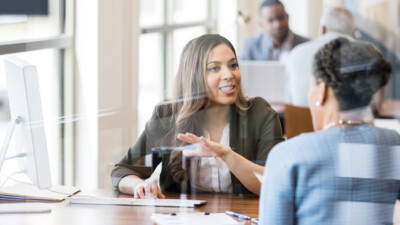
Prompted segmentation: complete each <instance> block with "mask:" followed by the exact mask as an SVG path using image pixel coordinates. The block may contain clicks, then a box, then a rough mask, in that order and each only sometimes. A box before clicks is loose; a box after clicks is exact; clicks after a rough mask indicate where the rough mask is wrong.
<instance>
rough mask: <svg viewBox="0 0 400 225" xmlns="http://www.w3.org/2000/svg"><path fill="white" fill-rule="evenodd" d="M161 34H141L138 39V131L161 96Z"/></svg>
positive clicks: (162, 64) (162, 83) (141, 128)
mask: <svg viewBox="0 0 400 225" xmlns="http://www.w3.org/2000/svg"><path fill="white" fill-rule="evenodd" d="M163 66H164V63H163V50H162V35H161V34H158V33H155V34H143V35H141V36H140V39H139V106H138V110H139V112H138V113H139V124H138V125H139V131H142V130H143V129H144V126H145V124H146V121H147V120H148V119H149V118H150V117H151V114H152V112H153V109H154V106H155V105H156V104H157V103H158V102H160V101H161V100H162V98H163V91H164V90H163V85H164V82H163Z"/></svg>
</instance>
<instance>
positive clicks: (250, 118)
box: [111, 97, 284, 193]
mask: <svg viewBox="0 0 400 225" xmlns="http://www.w3.org/2000/svg"><path fill="white" fill-rule="evenodd" d="M249 105H250V108H249V109H248V110H245V111H244V110H239V109H238V108H237V107H236V106H235V105H234V104H233V105H231V107H230V113H229V126H230V127H229V128H230V139H229V143H230V147H231V148H232V149H233V150H234V151H235V152H237V153H238V154H240V155H242V156H243V157H245V158H246V159H248V160H250V161H252V162H254V163H256V164H259V165H262V166H264V165H265V161H266V159H267V156H268V153H269V151H270V150H271V149H272V147H273V146H274V145H276V144H277V143H279V142H281V141H283V140H284V138H283V136H282V129H281V124H280V122H279V118H278V115H277V113H276V112H275V111H274V110H273V109H272V108H271V106H270V105H269V104H268V103H267V102H266V101H265V100H264V99H263V98H260V97H257V98H253V99H250V100H249ZM170 109H171V107H168V105H167V107H165V104H164V105H159V106H157V107H156V109H155V111H154V113H153V115H152V117H151V119H150V120H149V121H148V122H147V123H146V127H145V130H144V131H143V133H142V134H141V135H140V137H139V139H138V140H137V141H136V143H135V145H133V146H132V147H131V148H130V149H129V150H128V152H127V154H126V155H125V156H124V157H123V158H122V159H121V160H120V161H119V162H118V163H117V164H116V165H115V168H114V169H113V171H112V173H111V180H112V184H113V186H114V188H115V189H116V190H117V191H119V189H118V184H119V182H120V180H121V179H122V178H123V177H125V176H127V175H137V176H139V177H141V171H138V170H137V169H136V170H135V169H134V168H133V167H132V165H134V164H135V162H136V161H137V160H138V159H139V158H140V157H142V156H144V155H147V154H150V153H151V149H152V148H153V147H160V146H172V140H173V138H172V135H173V133H174V132H171V130H173V129H174V122H173V121H172V120H171V110H170ZM168 160H169V159H168V158H165V159H163V161H165V162H164V163H163V167H162V172H161V176H160V186H161V190H162V191H166V192H190V191H191V188H190V184H188V186H187V187H189V188H188V189H187V190H181V186H180V185H179V184H177V183H176V182H175V181H174V180H173V179H172V177H171V175H170V173H169V166H168ZM231 177H232V189H233V193H250V191H249V190H247V189H246V188H245V187H244V185H243V184H242V183H241V182H240V181H239V180H238V179H237V178H236V177H235V176H234V175H233V174H231Z"/></svg>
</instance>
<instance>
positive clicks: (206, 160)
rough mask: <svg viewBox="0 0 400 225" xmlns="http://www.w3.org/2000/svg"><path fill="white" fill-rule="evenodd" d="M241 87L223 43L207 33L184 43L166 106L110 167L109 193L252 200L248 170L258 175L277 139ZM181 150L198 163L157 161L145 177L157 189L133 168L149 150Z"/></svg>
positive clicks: (177, 158) (275, 126) (265, 111)
mask: <svg viewBox="0 0 400 225" xmlns="http://www.w3.org/2000/svg"><path fill="white" fill-rule="evenodd" d="M240 82H241V74H240V70H239V66H238V62H237V58H236V53H235V50H234V48H233V46H232V44H231V43H230V42H229V41H228V40H227V39H225V38H224V37H222V36H219V35H215V34H207V35H203V36H200V37H198V38H196V39H193V40H191V41H190V42H189V43H188V44H187V45H186V46H185V48H184V49H183V52H182V55H181V59H180V64H179V69H178V73H177V75H176V77H175V85H174V89H173V90H174V99H173V101H169V102H165V103H163V104H160V105H158V106H157V107H156V108H155V110H154V114H153V116H152V117H151V119H150V120H149V121H148V122H147V124H146V127H145V130H144V132H143V133H142V134H141V136H140V137H139V139H138V140H137V142H136V144H135V145H134V146H133V147H131V148H130V149H129V151H128V153H127V154H126V155H125V156H124V157H123V158H122V159H121V161H120V162H119V163H118V164H116V166H115V168H114V170H113V171H112V174H111V178H112V183H113V185H114V188H115V189H116V190H118V191H120V192H123V193H127V194H133V195H134V197H135V198H145V197H150V196H152V197H153V198H164V197H165V196H164V195H163V193H162V192H191V191H198V192H227V193H248V192H252V193H254V194H259V192H260V187H261V184H260V182H259V181H258V180H257V178H256V177H255V175H254V174H253V171H255V172H261V173H262V172H263V170H264V167H263V165H264V164H265V160H266V158H267V155H268V152H269V150H270V149H271V148H272V147H273V146H274V145H275V144H277V143H278V142H281V141H283V140H284V139H283V137H282V131H281V127H280V122H279V119H278V116H277V113H276V112H275V111H274V110H273V109H272V108H271V106H270V105H269V104H268V103H267V102H266V101H265V100H264V99H262V98H254V99H249V100H248V99H246V98H245V97H244V96H243V93H242V89H241V85H240ZM188 144H194V145H193V146H195V147H196V149H195V150H185V152H184V153H185V154H186V155H187V156H198V157H193V160H184V161H186V162H190V165H186V164H185V165H183V166H182V161H183V159H186V158H183V156H182V151H179V150H177V151H174V152H172V153H171V155H170V158H169V159H168V160H164V159H163V162H162V163H161V164H162V165H159V166H158V167H157V169H156V170H155V173H154V174H153V175H152V177H154V176H155V177H156V179H155V180H158V181H159V185H160V187H159V186H158V185H157V183H156V182H154V181H153V182H151V181H144V180H142V179H141V178H140V177H141V174H140V171H136V170H135V169H134V168H133V167H132V165H134V164H135V162H136V161H137V160H138V159H139V158H140V157H142V156H144V155H146V154H149V153H151V149H152V148H154V147H160V146H175V147H181V146H185V145H188ZM185 157H186V156H185ZM183 167H185V168H186V169H185V168H183ZM157 171H159V172H158V173H157ZM160 188H161V190H160Z"/></svg>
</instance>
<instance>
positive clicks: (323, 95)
mask: <svg viewBox="0 0 400 225" xmlns="http://www.w3.org/2000/svg"><path fill="white" fill-rule="evenodd" d="M327 98H328V85H326V84H325V83H324V82H319V84H318V99H320V100H321V105H324V104H325V102H326V100H327Z"/></svg>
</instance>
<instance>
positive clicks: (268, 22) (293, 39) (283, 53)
mask: <svg viewBox="0 0 400 225" xmlns="http://www.w3.org/2000/svg"><path fill="white" fill-rule="evenodd" d="M259 13H260V18H261V20H260V26H261V27H262V28H263V29H264V30H265V31H263V32H261V33H259V34H256V35H254V36H250V37H248V38H247V39H246V40H245V42H244V44H243V47H242V51H241V54H240V56H239V58H240V59H242V60H279V61H282V62H284V61H285V59H286V57H287V55H288V53H289V52H290V50H291V49H292V48H294V47H295V46H296V45H298V44H301V43H303V42H306V41H308V39H307V38H304V37H302V36H299V35H297V34H294V33H293V32H292V31H291V30H290V29H289V15H288V14H287V13H286V11H285V7H284V5H283V4H282V2H281V1H279V0H266V1H264V2H263V3H261V5H260V8H259Z"/></svg>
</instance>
